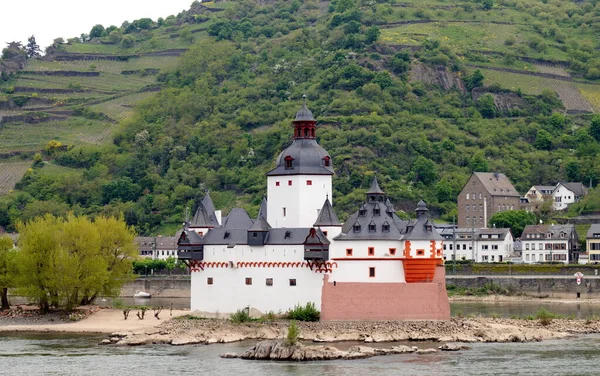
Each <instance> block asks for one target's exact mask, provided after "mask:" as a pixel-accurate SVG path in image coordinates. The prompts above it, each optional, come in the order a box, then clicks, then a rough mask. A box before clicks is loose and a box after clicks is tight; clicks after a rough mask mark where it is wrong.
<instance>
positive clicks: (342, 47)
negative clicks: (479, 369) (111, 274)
mask: <svg viewBox="0 0 600 376" xmlns="http://www.w3.org/2000/svg"><path fill="white" fill-rule="evenodd" d="M598 21H600V4H599V3H598V2H597V1H595V0H587V1H578V2H571V1H562V0H474V1H450V0H446V1H441V0H440V1H438V0H424V1H416V0H415V1H404V2H397V1H394V0H391V1H390V0H379V1H372V0H334V1H320V2H319V1H314V0H304V1H300V0H294V1H282V0H281V1H270V0H268V1H255V0H240V1H231V2H219V3H202V4H201V3H198V2H194V3H193V4H192V6H191V8H190V10H189V11H186V12H183V13H181V14H179V15H177V16H171V17H167V18H165V19H159V20H157V21H153V20H149V19H141V20H135V21H132V22H125V23H124V24H123V25H121V26H120V27H116V26H115V27H105V26H102V25H96V26H94V27H93V28H92V29H91V31H90V32H89V34H86V35H85V36H82V37H81V38H74V39H73V40H69V41H55V44H54V45H53V46H50V48H49V49H48V51H47V56H46V57H45V59H46V60H45V61H44V62H41V61H34V60H35V59H32V60H31V61H30V62H28V63H26V65H25V66H24V67H23V68H22V69H21V70H20V71H16V72H14V73H12V74H11V75H10V76H7V77H4V79H5V82H4V83H2V84H1V85H0V87H1V88H3V94H2V96H0V104H2V101H4V102H5V103H9V102H10V101H12V102H14V100H15V98H16V97H23V96H25V97H26V98H29V99H27V100H31V101H33V99H32V94H24V93H15V85H16V86H17V87H18V84H16V83H19V82H25V81H24V80H23V78H24V77H25V76H27V75H28V74H30V73H27V72H30V71H28V67H32V66H37V67H41V66H42V65H43V68H40V69H43V70H49V71H51V70H55V71H56V70H57V69H60V67H59V64H58V63H56V61H58V60H56V61H52V56H54V58H55V59H58V57H61V59H62V56H71V57H70V58H71V59H74V58H73V56H81V55H82V54H88V55H89V56H91V57H90V58H93V57H94V56H96V58H99V54H103V55H102V56H104V57H103V59H104V60H103V61H106V60H107V58H106V56H108V55H110V56H112V57H114V58H115V61H114V62H113V61H112V60H111V64H113V65H111V68H110V69H115V68H114V64H121V62H123V61H127V60H128V59H129V61H130V62H131V61H134V60H135V59H142V58H144V59H145V58H146V57H147V56H157V55H156V53H155V52H154V51H167V50H173V49H181V50H185V52H184V53H182V54H181V56H178V57H172V58H171V59H172V60H169V62H168V63H167V62H166V60H164V66H161V67H160V69H155V70H154V71H148V70H147V69H153V68H152V66H151V64H150V65H148V66H144V68H143V69H142V70H140V71H137V72H135V73H134V74H135V75H136V77H138V78H136V80H139V81H128V82H134V83H135V85H139V86H135V85H134V84H133V83H131V87H128V88H126V89H127V90H129V91H127V92H125V91H123V92H122V93H120V94H118V93H117V94H114V95H113V94H112V93H111V94H110V95H113V96H111V97H109V96H108V95H109V94H106V92H107V90H112V89H113V88H114V86H115V85H118V83H117V81H118V80H117V78H118V77H116V78H115V79H114V82H112V81H111V83H110V84H107V85H109V86H107V87H106V88H104V89H103V90H104V94H103V92H100V91H101V90H96V89H94V90H96V92H97V93H96V94H94V95H99V96H101V95H107V97H106V98H103V99H102V98H101V99H97V100H94V101H90V102H89V104H86V103H84V102H82V100H81V99H76V98H75V99H74V98H70V99H69V101H70V102H68V103H63V105H65V106H67V107H68V106H73V107H72V110H73V111H72V112H71V113H70V114H69V117H68V118H67V119H64V120H61V123H60V124H59V125H60V126H62V125H61V124H68V125H69V126H73V127H75V128H73V129H75V130H76V131H77V132H79V131H80V129H85V128H86V127H93V126H97V127H101V125H102V124H104V126H106V127H109V128H110V129H111V133H109V135H110V137H108V138H107V139H106V140H104V139H103V141H99V142H87V141H86V142H81V141H78V142H68V140H66V141H64V144H65V145H66V146H65V145H63V144H62V143H61V142H59V141H60V140H57V141H55V142H54V143H48V144H46V145H45V147H44V148H43V150H40V151H39V153H38V154H36V155H35V156H34V157H33V160H32V166H31V169H29V170H27V171H26V172H24V175H23V177H22V178H21V180H20V181H19V182H18V183H17V184H16V187H15V189H14V190H13V191H11V192H10V193H8V194H6V195H4V196H2V197H0V226H3V227H5V228H6V229H8V230H12V229H14V228H15V224H16V223H17V222H18V221H20V220H27V219H30V218H32V217H34V216H36V215H39V214H42V213H45V212H50V213H53V214H57V215H63V214H65V213H67V212H68V211H74V212H75V213H76V214H87V215H91V216H94V215H99V214H103V215H113V214H117V213H123V214H124V216H125V219H126V221H127V223H128V224H130V225H133V226H135V228H136V229H137V231H138V232H139V233H140V234H170V233H174V231H175V230H176V229H178V228H179V227H180V226H181V223H182V222H183V220H184V218H185V213H186V208H189V210H190V211H193V210H194V209H195V207H196V204H198V203H199V202H200V200H201V198H202V196H203V195H204V194H205V192H206V191H210V192H211V196H212V197H213V199H214V201H215V204H216V206H217V207H221V208H224V209H226V211H227V210H228V209H230V208H232V207H234V206H241V207H244V208H246V209H247V210H248V212H249V213H250V214H251V215H255V214H256V213H257V211H258V207H259V205H260V201H261V199H262V197H263V195H264V194H265V193H266V186H265V184H266V179H265V176H264V174H265V172H266V171H268V170H269V169H270V168H272V166H273V164H274V161H275V159H276V157H277V155H278V154H279V153H280V151H281V150H282V149H283V148H285V147H286V146H287V145H288V144H289V143H290V141H291V136H292V125H291V121H292V120H293V118H294V115H295V113H296V111H297V110H298V109H299V108H300V106H301V104H302V96H303V95H306V97H307V104H308V107H309V108H310V110H311V111H312V112H313V114H314V115H315V118H316V119H317V121H318V123H317V139H318V141H319V143H320V144H321V145H322V146H323V147H324V148H325V149H326V150H327V151H328V152H329V153H330V154H331V156H332V160H333V166H334V169H335V171H336V175H335V177H334V180H333V185H334V197H333V203H334V208H335V209H336V211H337V213H338V215H339V216H340V219H342V220H344V219H346V218H347V217H348V215H349V214H350V213H351V212H352V211H354V210H355V209H356V207H357V204H358V203H360V202H361V201H362V200H363V195H364V193H365V192H366V189H367V188H368V186H369V183H370V181H371V180H372V178H373V176H377V178H378V179H379V182H380V184H381V186H382V188H383V189H384V190H385V191H386V193H387V194H388V195H389V196H390V198H391V200H392V202H394V203H395V205H396V208H397V209H398V210H404V211H405V212H406V213H408V214H406V215H411V214H412V212H413V210H414V207H415V205H416V202H417V201H418V200H419V199H421V198H422V199H424V200H425V201H426V202H427V203H428V206H429V208H430V209H432V210H433V211H434V213H436V215H437V216H439V217H441V218H442V219H443V220H446V221H452V218H453V217H454V216H456V196H457V194H458V192H459V191H460V190H461V188H462V186H463V185H464V184H465V182H466V181H467V179H468V177H469V175H470V174H471V172H473V171H499V172H503V173H505V174H506V175H507V176H508V177H509V178H510V179H511V181H512V182H513V184H514V185H515V187H516V188H517V190H519V191H520V192H521V193H524V192H526V191H527V190H528V189H529V187H530V186H531V185H533V184H553V183H556V182H558V181H561V180H568V181H582V182H585V183H586V185H587V184H592V185H593V186H596V185H597V184H598V179H600V158H599V157H598V154H599V153H600V117H599V116H597V115H594V114H593V113H594V112H595V111H596V109H597V108H598V107H597V106H598V105H599V104H600V103H598V102H596V101H597V100H598V101H600V82H597V81H596V79H599V78H600V51H599V50H598V47H599V46H598V42H597V41H598V40H599V39H598V36H600V26H599V25H600V22H598ZM482 33H483V34H482ZM152 54H154V55H152ZM86 58H87V57H86ZM65 59H66V58H65ZM119 59H121V60H119ZM148 59H149V60H148V61H150V62H151V61H152V59H153V58H152V57H148ZM156 61H159V59H158V58H156ZM160 61H163V60H160ZM61 64H62V63H61ZM69 64H72V66H75V63H69ZM85 64H86V65H85V66H84V67H85V69H88V68H89V66H90V65H91V64H90V62H89V61H87V60H86V62H85ZM92 64H93V65H94V70H100V69H103V68H102V67H101V64H100V63H99V62H98V63H92ZM123 64H125V63H123ZM107 69H108V68H107ZM89 70H92V69H91V68H90V69H89ZM100 75H101V76H102V77H110V76H109V75H105V73H104V71H103V72H102V73H100ZM117 76H118V74H117ZM148 77H151V79H150V78H148ZM18 80H21V81H18ZM90 80H91V79H90ZM120 80H121V81H123V79H122V78H121V79H120ZM30 81H31V80H29V81H27V82H30ZM0 82H1V81H0ZM56 82H57V83H59V81H56ZM61 82H62V84H63V85H65V84H66V83H67V82H70V81H61ZM82 82H84V81H82ZM70 83H72V82H70ZM19 85H20V84H19ZM553 85H555V86H553ZM561 85H562V86H561ZM150 86H151V87H152V88H154V89H152V90H149V89H147V87H150ZM11 88H12V92H11ZM74 89H76V88H75V87H74ZM123 90H125V89H123ZM25 92H26V91H25ZM149 92H151V93H152V95H146V94H144V93H149ZM34 94H38V93H34ZM142 94H143V95H142ZM38 95H39V94H38ZM87 95H91V94H87ZM118 95H122V96H126V95H127V96H132V98H134V99H132V101H131V102H127V104H126V105H125V104H123V107H122V108H126V109H129V110H128V111H129V112H127V114H126V116H125V115H124V116H120V117H118V118H117V119H114V116H113V119H112V120H115V121H113V122H112V123H109V122H107V120H106V118H107V117H108V116H107V113H108V114H110V113H109V112H106V111H104V109H105V108H106V109H107V111H108V107H99V106H101V103H111V102H110V101H114V100H115V98H117V96H118ZM77 101H79V103H77ZM99 101H100V102H99ZM102 101H105V102H102ZM12 102H11V103H12ZM81 103H83V105H82V104H81ZM574 103H575V104H574ZM577 103H583V107H582V106H579V107H578V105H577ZM6 106H9V104H7V105H6ZM13 107H14V106H13ZM1 108H2V106H0V109H1ZM582 108H583V109H582ZM588 109H589V110H588ZM13 110H15V109H14V108H11V111H13ZM36 111H41V110H40V109H37V110H36ZM80 123H81V125H80V126H79V125H78V124H80ZM44 124H48V123H40V124H39V127H40V129H43V127H44ZM73 124H75V125H73ZM111 124H112V125H111ZM76 125H77V127H76ZM60 126H57V129H58V130H57V131H56V132H60V129H64V127H63V128H60ZM1 127H3V125H2V123H1V122H0V139H2V132H5V131H6V130H7V129H10V125H9V126H5V128H1ZM84 131H85V130H81V132H84ZM64 137H67V136H64ZM15 147H17V146H15ZM28 155H29V156H30V157H31V153H30V154H27V153H25V154H23V156H21V157H16V158H21V162H22V159H23V158H27V156H28ZM12 158H15V157H12ZM9 162H12V163H16V162H15V161H13V160H11V161H9ZM5 165H6V164H5ZM1 169H2V164H0V171H1ZM400 214H402V213H400Z"/></svg>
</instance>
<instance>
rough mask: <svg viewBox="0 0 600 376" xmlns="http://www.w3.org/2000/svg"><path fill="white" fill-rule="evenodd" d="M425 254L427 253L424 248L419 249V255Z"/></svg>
mask: <svg viewBox="0 0 600 376" xmlns="http://www.w3.org/2000/svg"><path fill="white" fill-rule="evenodd" d="M424 255H425V250H424V249H417V256H424Z"/></svg>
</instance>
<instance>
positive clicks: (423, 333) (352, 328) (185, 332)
mask: <svg viewBox="0 0 600 376" xmlns="http://www.w3.org/2000/svg"><path fill="white" fill-rule="evenodd" d="M288 325H289V322H287V321H273V322H269V323H258V322H252V323H246V324H232V323H231V322H229V321H226V320H221V319H204V320H188V319H177V320H170V321H166V322H164V323H163V324H161V326H160V327H159V328H158V329H154V330H152V331H146V332H143V333H129V332H119V333H113V334H112V335H110V336H109V337H108V338H109V341H110V342H111V343H115V342H116V344H118V345H145V344H158V343H164V344H171V345H187V344H198V343H204V344H212V343H229V342H237V341H243V340H247V339H256V340H274V339H280V338H285V336H286V334H287V328H288ZM297 325H298V329H299V330H300V335H299V338H298V339H299V340H301V341H303V342H306V341H312V342H317V343H331V342H341V341H358V342H364V343H380V342H399V341H434V342H466V343H469V342H525V341H540V340H544V339H551V338H553V339H556V338H565V337H567V336H570V335H571V334H570V333H582V334H583V333H600V321H593V322H586V321H585V320H567V319H555V320H553V321H552V322H551V323H550V324H549V325H547V326H543V325H541V324H540V323H539V321H537V320H516V319H493V318H454V319H452V320H450V321H371V322H366V321H360V322H358V321H357V322H315V323H307V322H298V323H297ZM117 340H118V341H117ZM278 351H281V352H282V353H281V354H287V353H286V351H288V349H285V350H283V349H280V350H276V353H277V354H279V352H278ZM270 353H271V349H269V354H270ZM277 356H282V357H285V356H287V355H285V356H284V355H277Z"/></svg>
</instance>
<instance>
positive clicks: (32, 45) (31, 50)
mask: <svg viewBox="0 0 600 376" xmlns="http://www.w3.org/2000/svg"><path fill="white" fill-rule="evenodd" d="M40 52H42V50H41V49H40V46H39V45H38V44H37V43H36V41H35V36H34V35H32V36H30V37H29V38H28V39H27V45H26V46H25V53H26V54H27V57H28V58H32V57H38V56H40Z"/></svg>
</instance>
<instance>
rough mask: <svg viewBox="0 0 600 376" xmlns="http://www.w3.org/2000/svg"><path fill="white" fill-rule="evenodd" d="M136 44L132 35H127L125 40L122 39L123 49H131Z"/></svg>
mask: <svg viewBox="0 0 600 376" xmlns="http://www.w3.org/2000/svg"><path fill="white" fill-rule="evenodd" d="M134 44H135V40H134V39H133V38H132V37H131V36H130V35H126V36H125V37H124V38H123V39H121V47H123V48H131V47H133V45H134Z"/></svg>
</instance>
